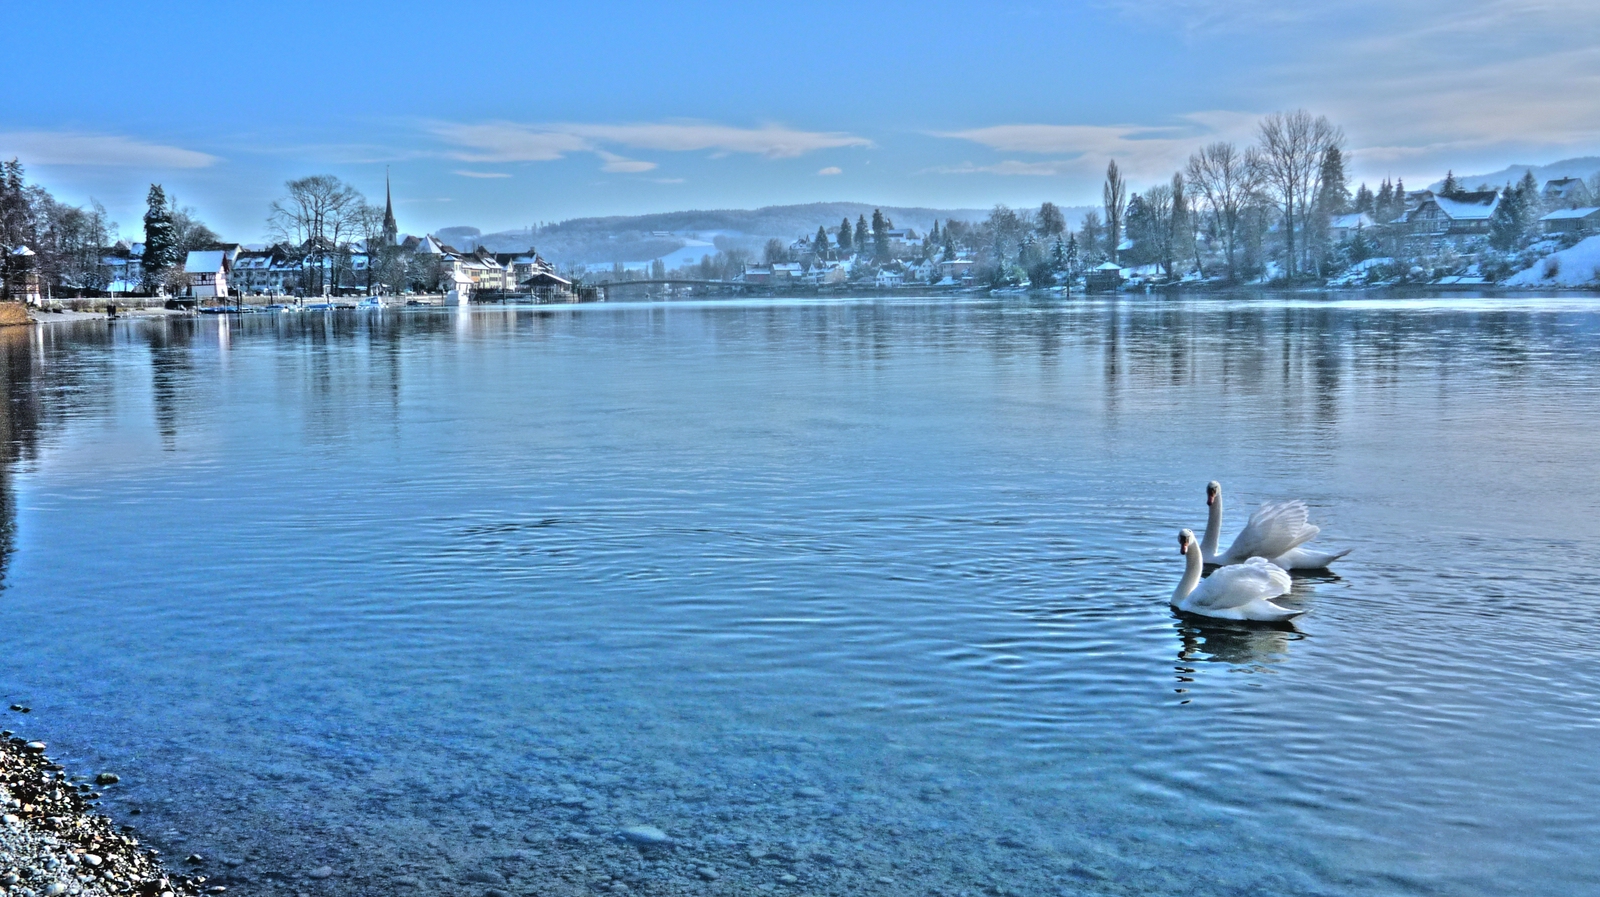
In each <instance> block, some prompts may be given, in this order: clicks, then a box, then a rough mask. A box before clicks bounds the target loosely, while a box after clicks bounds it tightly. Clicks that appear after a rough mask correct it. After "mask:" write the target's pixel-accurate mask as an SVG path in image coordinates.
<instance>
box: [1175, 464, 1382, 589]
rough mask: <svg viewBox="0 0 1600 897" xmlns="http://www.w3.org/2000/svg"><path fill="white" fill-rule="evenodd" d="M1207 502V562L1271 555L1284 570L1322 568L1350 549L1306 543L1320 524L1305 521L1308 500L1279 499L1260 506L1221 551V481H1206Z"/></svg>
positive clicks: (1232, 561)
mask: <svg viewBox="0 0 1600 897" xmlns="http://www.w3.org/2000/svg"><path fill="white" fill-rule="evenodd" d="M1206 504H1207V505H1208V507H1207V512H1208V513H1207V515H1206V536H1205V539H1204V540H1203V541H1202V542H1201V545H1200V550H1201V551H1203V552H1205V558H1206V563H1208V564H1224V565H1226V564H1242V563H1244V562H1245V561H1247V560H1249V559H1250V558H1253V557H1262V558H1270V559H1271V560H1272V563H1274V564H1276V565H1277V566H1279V567H1282V568H1283V569H1285V570H1322V569H1326V568H1327V566H1328V565H1329V564H1331V563H1333V562H1334V561H1337V560H1338V559H1340V558H1342V557H1344V556H1345V555H1347V554H1349V553H1350V549H1348V548H1346V549H1345V550H1344V551H1317V550H1316V549H1314V548H1307V547H1305V543H1306V542H1310V541H1311V540H1312V539H1314V538H1316V535H1317V533H1319V532H1321V531H1322V530H1321V528H1319V527H1316V526H1313V525H1311V524H1310V523H1307V522H1306V516H1307V511H1306V503H1305V502H1303V501H1280V502H1269V503H1267V504H1264V505H1262V506H1261V507H1259V508H1257V509H1256V511H1255V513H1254V514H1251V515H1250V521H1249V522H1248V523H1246V524H1245V525H1244V529H1243V530H1241V531H1240V533H1239V535H1238V537H1236V538H1235V539H1234V540H1233V544H1232V545H1230V546H1229V547H1228V550H1227V551H1225V552H1223V553H1221V554H1220V555H1219V554H1218V553H1217V537H1218V536H1220V535H1221V531H1222V484H1221V483H1219V482H1217V481H1216V480H1212V481H1211V482H1209V483H1207V484H1206Z"/></svg>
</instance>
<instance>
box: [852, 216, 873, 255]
mask: <svg viewBox="0 0 1600 897" xmlns="http://www.w3.org/2000/svg"><path fill="white" fill-rule="evenodd" d="M871 239H872V231H870V230H868V229H867V216H865V215H857V216H856V252H857V253H858V254H861V255H866V252H867V241H868V240H871Z"/></svg>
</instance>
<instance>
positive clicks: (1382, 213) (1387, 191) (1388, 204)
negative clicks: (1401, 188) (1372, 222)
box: [1373, 178, 1395, 224]
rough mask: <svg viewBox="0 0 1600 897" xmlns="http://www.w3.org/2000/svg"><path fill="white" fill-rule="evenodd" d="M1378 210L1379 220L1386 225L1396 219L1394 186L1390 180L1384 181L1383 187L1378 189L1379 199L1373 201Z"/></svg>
mask: <svg viewBox="0 0 1600 897" xmlns="http://www.w3.org/2000/svg"><path fill="white" fill-rule="evenodd" d="M1373 205H1374V206H1376V208H1377V214H1378V220H1379V221H1380V222H1382V223H1384V224H1387V223H1389V222H1390V221H1393V220H1394V219H1395V216H1394V214H1393V212H1394V185H1393V184H1391V183H1389V179H1388V178H1384V179H1383V186H1381V187H1379V188H1378V198H1377V199H1376V200H1374V201H1373Z"/></svg>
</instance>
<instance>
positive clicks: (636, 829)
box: [620, 825, 672, 847]
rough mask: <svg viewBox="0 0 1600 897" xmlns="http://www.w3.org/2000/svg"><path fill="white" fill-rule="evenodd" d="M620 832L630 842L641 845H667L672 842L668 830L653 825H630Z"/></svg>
mask: <svg viewBox="0 0 1600 897" xmlns="http://www.w3.org/2000/svg"><path fill="white" fill-rule="evenodd" d="M620 834H621V835H622V838H623V840H625V841H627V842H628V843H629V844H637V845H638V846H640V847H665V846H667V845H668V844H671V843H672V838H671V837H670V836H669V835H668V834H667V833H666V832H664V831H662V830H661V829H658V828H656V827H655V826H653V825H630V826H628V827H627V828H625V829H623V830H622V831H621V833H620Z"/></svg>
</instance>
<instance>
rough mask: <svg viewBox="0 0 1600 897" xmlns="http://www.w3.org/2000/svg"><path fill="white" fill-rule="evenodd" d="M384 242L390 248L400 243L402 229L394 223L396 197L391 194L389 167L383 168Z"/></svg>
mask: <svg viewBox="0 0 1600 897" xmlns="http://www.w3.org/2000/svg"><path fill="white" fill-rule="evenodd" d="M383 241H384V242H385V243H387V244H388V245H390V246H393V245H395V244H396V243H398V242H400V228H398V227H396V226H395V223H394V197H393V195H391V194H390V192H389V167H388V166H387V165H385V166H384V168H383Z"/></svg>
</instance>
